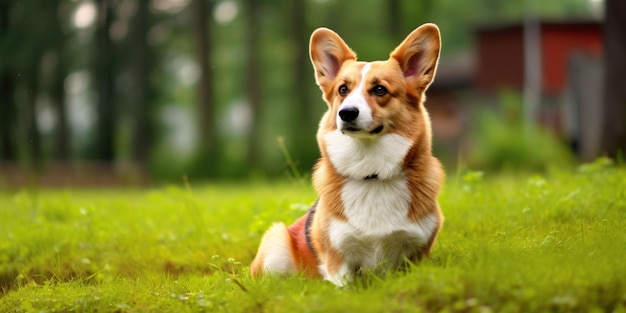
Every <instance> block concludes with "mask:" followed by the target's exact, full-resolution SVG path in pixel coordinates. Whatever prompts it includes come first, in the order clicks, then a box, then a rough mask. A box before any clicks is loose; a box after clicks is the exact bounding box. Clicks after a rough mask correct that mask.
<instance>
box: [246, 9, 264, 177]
mask: <svg viewBox="0 0 626 313" xmlns="http://www.w3.org/2000/svg"><path fill="white" fill-rule="evenodd" d="M243 5H244V10H245V12H246V14H245V18H246V25H245V33H246V39H245V51H246V57H245V62H246V74H245V77H246V83H245V84H246V95H247V100H248V104H249V105H250V109H251V111H252V119H251V125H250V132H249V133H248V156H247V161H248V166H250V168H252V169H257V167H258V166H259V161H260V153H261V150H260V147H261V142H260V141H261V140H262V138H263V137H262V127H261V123H260V122H261V116H262V112H261V110H262V108H261V86H260V84H261V76H260V55H259V51H260V45H259V37H260V34H261V29H260V10H259V8H260V4H259V2H258V1H256V0H245V1H244V2H243Z"/></svg>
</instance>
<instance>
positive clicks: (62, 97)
mask: <svg viewBox="0 0 626 313" xmlns="http://www.w3.org/2000/svg"><path fill="white" fill-rule="evenodd" d="M196 1H203V0H150V1H147V0H97V1H95V0H94V1H91V0H50V1H44V2H45V4H44V3H43V2H41V1H37V0H21V1H11V0H1V1H0V103H1V105H0V109H1V111H0V159H1V161H2V162H9V163H18V164H32V163H38V164H44V163H50V162H54V161H58V160H60V158H59V156H60V155H67V156H66V157H63V160H65V161H70V162H84V161H89V160H104V161H106V162H135V163H139V164H141V165H143V166H144V167H145V169H146V170H147V171H148V172H150V173H151V174H152V176H153V177H156V178H158V179H163V178H165V179H180V177H181V176H182V175H185V174H190V173H193V175H190V176H194V175H195V176H199V177H200V178H202V177H216V178H219V177H246V176H250V175H251V173H254V175H270V176H276V175H285V174H286V173H287V172H289V171H294V166H295V167H297V170H298V171H309V170H310V169H311V166H312V165H313V163H314V162H315V160H316V158H317V157H318V155H319V152H318V149H317V145H316V141H315V131H316V128H317V121H318V120H319V118H320V117H321V115H322V113H323V111H324V110H325V108H326V106H325V105H324V103H323V101H322V100H321V95H320V92H319V89H318V88H317V87H316V86H315V83H314V79H313V73H312V70H311V65H310V63H309V60H308V55H307V52H308V51H306V47H307V45H308V36H309V35H310V33H311V32H312V31H313V30H314V29H315V28H317V27H320V26H326V27H330V28H332V29H334V30H336V31H337V32H338V33H339V34H341V36H342V37H344V38H345V40H346V42H347V43H348V44H349V45H350V46H351V47H352V48H353V49H354V50H355V51H356V52H357V53H358V54H359V58H360V59H362V60H373V59H381V58H386V57H387V55H388V53H389V51H391V50H392V49H393V48H394V47H395V45H397V44H398V43H399V42H400V40H402V39H403V38H404V36H406V34H408V33H409V32H410V31H411V30H412V29H414V28H415V27H417V26H418V25H420V24H422V23H424V22H434V23H437V24H438V25H439V26H440V28H441V31H442V35H443V50H442V53H443V57H444V59H445V58H446V57H447V56H449V55H454V54H456V53H458V52H462V51H467V50H469V49H471V48H472V47H471V41H472V36H473V29H474V28H475V27H476V26H477V25H480V24H484V23H490V24H491V23H499V22H505V21H512V20H513V21H519V20H520V19H522V17H523V16H524V14H525V12H526V10H527V9H528V8H532V9H533V11H534V13H536V14H537V15H539V16H541V17H546V18H564V17H572V16H574V17H584V16H588V15H589V14H590V12H589V11H590V9H589V8H590V6H589V2H588V1H587V0H554V1H540V0H532V1H499V0H478V1H471V2H467V1H458V0H440V1H434V0H420V1H409V0H393V1H382V0H363V1H356V0H346V1H339V0H302V1H286V0H272V1H264V2H262V3H255V2H250V1H236V0H219V1H218V0H206V1H207V2H206V4H208V5H207V6H206V11H204V12H200V13H203V14H204V15H205V17H206V24H200V25H199V24H197V23H195V21H196V16H197V13H198V12H195V11H194V8H195V6H194V4H197V2H196ZM252 4H254V6H253V7H251V6H252ZM103 5H107V6H109V7H110V14H111V15H110V16H109V17H110V20H109V22H110V24H108V25H100V24H98V23H99V21H101V20H102V18H101V16H100V15H98V14H101V13H102V12H103V10H98V9H99V8H100V7H102V6H103ZM146 6H147V7H148V8H149V10H148V11H147V12H148V14H147V15H142V14H139V13H138V12H146V11H145V10H144V9H145V8H146ZM90 8H91V10H92V11H90ZM142 8H143V9H142ZM93 9H95V12H94V11H93ZM81 14H82V15H81ZM89 14H92V15H93V14H95V15H96V16H95V17H93V16H92V17H91V18H92V19H93V21H91V22H90V23H91V24H89V23H87V24H85V21H82V22H81V21H79V20H80V17H81V16H82V18H85V16H87V17H89ZM298 16H302V18H300V19H298V18H297V17H298ZM251 17H254V18H255V20H256V24H253V25H254V26H252V27H250V25H251V24H250V23H248V22H249V20H250V18H251ZM294 17H296V18H294ZM80 23H83V25H78V24H80ZM99 27H105V29H106V31H102V28H99ZM200 27H206V30H207V34H208V35H207V38H206V39H207V42H206V44H207V47H208V51H209V52H210V53H208V54H209V55H207V56H206V57H207V58H209V60H208V61H209V68H208V75H210V78H211V79H210V81H209V84H210V87H211V88H210V90H211V92H210V95H209V97H210V102H208V105H210V107H211V110H212V111H213V112H214V116H212V117H211V118H210V120H209V121H204V122H207V123H209V125H211V127H213V128H214V129H215V132H216V133H215V134H213V135H214V136H215V140H211V144H210V145H209V147H207V148H206V149H200V148H199V147H202V146H203V145H202V143H203V142H205V141H206V140H207V137H206V134H202V133H201V131H200V130H199V128H200V126H199V124H201V123H202V122H201V121H202V119H207V118H208V117H206V116H205V115H204V114H203V113H202V112H203V111H202V110H201V109H200V107H201V104H200V96H199V93H200V90H202V89H203V88H208V87H209V86H202V85H201V83H200V82H201V80H200V79H199V77H201V76H202V75H203V73H202V69H201V68H199V66H198V64H199V62H198V59H199V58H201V57H203V56H199V55H198V53H197V51H198V42H199V41H201V40H199V37H198V36H197V33H198V30H199V28H200ZM99 36H100V37H99ZM102 36H108V37H107V40H108V41H109V42H108V44H106V45H105V48H103V46H102V44H103V38H102ZM201 38H202V37H200V39H201ZM250 38H256V40H257V41H258V49H255V50H253V51H251V50H250V49H249V48H248V47H249V45H248V41H249V39H250ZM303 47H304V50H303ZM142 49H146V51H143V50H142ZM103 51H104V52H105V53H103ZM251 57H252V59H250V58H251ZM61 60H63V62H61ZM251 60H254V61H251ZM251 64H257V65H258V73H256V74H255V75H254V76H251V75H250V72H249V70H250V66H251ZM303 68H304V70H302V69H303ZM103 73H104V74H103ZM102 75H110V76H109V77H108V78H107V77H102ZM102 82H105V83H108V85H105V89H106V88H109V89H108V90H109V91H108V92H107V91H105V92H103V91H102V90H103V89H102V88H101V85H102ZM59 85H60V86H61V90H62V91H61V92H60V93H59V92H55V90H59V87H58V86H59ZM251 88H257V89H258V90H259V92H258V94H257V95H254V96H251V91H250V90H251ZM103 97H105V98H106V99H107V101H108V102H107V101H104V102H103V101H101V100H102V99H103ZM251 98H253V100H254V102H255V103H258V104H259V105H258V106H259V107H258V109H254V110H253V109H251V105H250V104H251V103H252V101H251V100H252V99H251ZM103 103H110V104H103ZM205 105H206V104H205ZM103 106H104V109H107V110H104V111H103ZM107 106H113V107H112V108H110V107H107ZM109 109H110V111H108V110H109ZM98 112H112V113H111V116H110V117H106V118H104V119H102V116H98V114H99V113H98ZM60 116H65V117H66V120H67V121H66V122H65V123H63V122H62V121H63V119H61V118H60ZM482 119H483V120H485V121H484V124H485V126H484V129H482V130H481V132H487V133H488V134H485V136H483V137H485V139H488V141H491V142H494V141H497V142H500V141H502V144H500V146H503V147H504V146H505V144H506V143H509V142H515V141H519V140H523V141H528V140H530V139H529V138H530V137H532V136H531V135H530V134H529V133H524V134H521V128H523V126H518V128H519V129H517V130H514V131H513V130H511V131H509V132H508V133H506V134H503V133H502V130H501V129H500V128H499V127H500V126H502V125H500V126H498V124H497V123H496V122H495V121H494V119H492V118H488V117H482ZM60 121H61V122H60ZM107 123H111V124H110V125H112V127H111V130H110V131H111V132H113V133H112V134H109V135H110V136H109V137H106V136H104V137H102V136H100V133H101V132H103V131H107V130H108V128H103V127H102V126H101V125H108V124H107ZM65 124H67V125H65ZM481 124H482V123H481ZM63 125H65V129H66V130H67V134H65V135H64V132H63V131H61V130H62V129H64V128H63ZM251 125H256V127H253V126H251ZM103 129H104V130H103ZM492 132H495V133H492ZM532 132H533V136H534V135H535V133H537V132H539V131H537V130H532ZM505 135H506V136H507V137H506V138H500V136H505ZM517 135H520V136H522V137H521V138H522V139H518V140H510V139H511V138H513V137H514V136H517ZM278 137H282V138H284V141H283V143H284V147H279V146H278V144H277V143H276V138H278ZM492 137H493V138H492ZM541 137H542V138H547V136H543V135H541ZM101 138H105V139H101ZM106 138H109V139H106ZM505 139H506V140H505ZM63 140H65V141H66V142H65V143H63ZM102 140H112V141H113V143H103V142H101V141H102ZM533 142H534V141H533ZM251 143H254V146H256V147H257V148H255V149H258V150H259V151H253V153H251V152H250V149H253V147H252V145H251ZM528 144H529V145H530V143H528ZM542 144H546V145H547V144H549V141H545V142H543V143H542ZM104 145H107V146H111V147H113V149H114V153H113V155H112V156H104V157H103V156H99V155H98V154H99V153H100V152H98V151H97V150H98V148H100V147H102V146H104ZM59 147H67V148H62V149H66V150H67V151H65V153H63V151H61V152H58V151H57V150H59ZM284 148H286V149H287V150H288V151H289V152H290V153H291V156H292V158H293V159H292V160H291V161H290V162H289V164H287V163H288V162H287V161H286V160H285V158H284V152H283V151H284ZM142 151H143V152H142ZM503 151H508V150H507V149H504V150H503ZM490 154H491V155H493V156H494V157H495V155H496V152H495V151H494V152H491V153H490ZM498 155H500V156H499V157H497V158H496V159H498V158H499V159H502V160H504V158H508V157H512V158H513V159H512V160H511V161H510V162H522V159H521V158H523V157H524V156H525V155H526V154H522V155H518V154H516V153H505V152H498ZM529 157H532V155H531V156H529ZM555 157H556V156H555ZM483 159H484V158H483ZM549 159H553V157H550V158H549ZM494 162H495V163H494ZM507 162H508V161H507ZM488 163H491V164H497V161H489V162H488ZM533 166H534V165H533Z"/></svg>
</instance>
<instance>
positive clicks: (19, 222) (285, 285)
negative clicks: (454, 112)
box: [0, 162, 626, 312]
mask: <svg viewBox="0 0 626 313" xmlns="http://www.w3.org/2000/svg"><path fill="white" fill-rule="evenodd" d="M315 197H316V196H315V193H314V191H313V190H312V189H311V187H309V186H307V185H304V186H298V185H292V184H287V183H258V182H257V183H250V184H246V185H235V184H226V185H222V184H210V185H195V184H193V183H192V187H191V188H186V187H185V186H184V184H182V183H181V186H171V187H163V188H156V189H152V190H123V189H120V190H76V189H72V190H28V189H24V190H14V191H3V192H0V221H1V222H0V312H12V311H18V312H42V311H45V312H67V311H79V312H80V311H98V312H147V311H154V312H167V311H170V312H185V311H187V312H199V311H207V312H213V311H216V312H381V311H385V312H394V311H395V312H398V311H414V312H434V311H444V312H533V311H556V312H570V311H579V312H626V169H625V168H622V167H614V166H610V165H607V164H605V163H601V162H599V163H595V164H591V165H587V166H585V167H584V168H582V170H578V171H572V172H567V173H564V172H554V173H549V174H544V175H543V176H535V175H523V174H509V175H500V176H492V175H489V174H485V175H484V176H483V175H481V174H480V173H477V172H470V173H466V174H465V175H460V176H458V177H454V176H453V177H449V178H448V181H447V184H446V187H445V190H444V192H443V194H442V195H441V197H440V203H441V207H442V209H443V211H444V214H445V217H446V221H445V224H444V227H443V229H442V231H441V233H440V236H439V239H438V242H437V244H436V245H435V248H434V250H433V253H432V259H430V260H426V261H424V262H422V263H421V264H418V265H416V266H414V267H412V268H410V269H409V270H408V271H407V272H396V273H390V274H388V275H387V276H386V277H375V276H366V277H364V278H363V279H360V280H358V281H357V282H356V283H355V284H353V285H350V286H348V287H347V288H343V289H338V288H335V287H334V286H333V285H331V284H330V283H327V282H324V281H321V280H311V279H305V278H302V277H291V278H286V279H280V278H264V279H260V280H256V281H254V280H252V279H251V278H250V276H249V274H248V264H249V262H250V261H251V260H252V258H253V256H254V254H255V252H256V248H257V244H258V242H259V240H260V237H261V235H262V233H263V231H264V230H265V229H266V228H267V227H268V226H269V225H271V223H272V222H274V221H279V220H282V221H286V222H291V221H293V220H295V219H296V218H297V217H299V216H300V215H301V214H303V212H304V211H303V210H304V209H306V207H307V206H308V205H309V204H311V203H312V202H313V201H315Z"/></svg>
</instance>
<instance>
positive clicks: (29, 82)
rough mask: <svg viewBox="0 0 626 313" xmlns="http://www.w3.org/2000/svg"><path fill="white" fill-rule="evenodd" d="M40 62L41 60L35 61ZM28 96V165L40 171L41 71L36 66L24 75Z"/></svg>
mask: <svg viewBox="0 0 626 313" xmlns="http://www.w3.org/2000/svg"><path fill="white" fill-rule="evenodd" d="M33 61H34V62H40V60H33ZM24 81H25V87H26V95H25V102H24V103H25V107H24V117H23V121H24V126H25V130H26V138H25V139H26V148H27V151H28V152H27V153H28V155H27V158H28V165H29V166H31V167H32V168H33V169H35V170H39V169H40V168H41V165H42V154H41V134H40V133H39V128H38V126H37V95H38V94H39V71H38V68H37V67H36V66H31V67H29V68H28V69H27V70H26V71H25V75H24Z"/></svg>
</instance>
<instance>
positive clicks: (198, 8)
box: [191, 0, 219, 175]
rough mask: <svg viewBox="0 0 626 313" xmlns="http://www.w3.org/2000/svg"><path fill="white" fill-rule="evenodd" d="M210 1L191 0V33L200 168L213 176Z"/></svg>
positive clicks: (215, 151) (214, 127) (215, 157)
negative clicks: (196, 69)
mask: <svg viewBox="0 0 626 313" xmlns="http://www.w3.org/2000/svg"><path fill="white" fill-rule="evenodd" d="M213 4H214V1H207V0H194V1H193V2H192V4H191V8H192V10H193V33H194V42H195V45H196V59H197V62H198V66H199V68H200V82H199V83H198V98H197V108H198V125H199V134H200V136H199V137H200V142H199V147H198V151H199V156H198V158H199V159H200V160H201V161H200V162H201V163H202V164H209V166H203V167H201V168H202V169H203V170H204V171H207V173H204V174H206V175H215V174H216V171H217V168H216V167H217V164H216V162H218V158H219V157H218V153H219V138H218V134H217V118H216V105H215V99H214V98H213V95H214V94H215V90H214V81H213V73H212V71H211V67H210V65H209V64H210V62H211V59H212V57H213V53H212V52H213V35H212V28H213V27H212V22H211V19H210V18H209V14H210V12H211V11H212V9H213Z"/></svg>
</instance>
